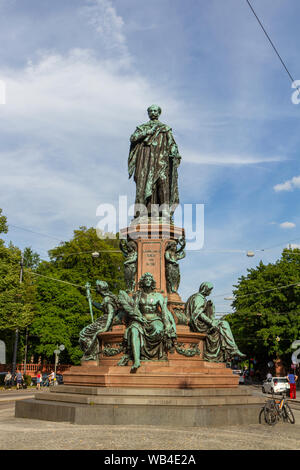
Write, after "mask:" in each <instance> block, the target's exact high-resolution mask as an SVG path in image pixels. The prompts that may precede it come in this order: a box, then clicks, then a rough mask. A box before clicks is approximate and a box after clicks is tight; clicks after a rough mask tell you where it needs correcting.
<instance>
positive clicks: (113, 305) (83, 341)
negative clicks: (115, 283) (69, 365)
mask: <svg viewBox="0 0 300 470" xmlns="http://www.w3.org/2000/svg"><path fill="white" fill-rule="evenodd" d="M96 290H97V292H98V294H100V295H101V296H102V297H103V300H102V302H101V304H100V303H98V302H92V304H93V306H94V307H96V308H97V309H98V310H101V311H102V312H103V315H102V316H101V317H99V318H97V320H96V321H94V322H93V323H91V324H89V325H87V326H86V327H85V328H83V329H82V330H81V331H80V333H79V345H80V348H81V349H82V351H83V352H84V355H83V357H82V360H85V361H90V360H97V359H98V358H99V341H98V338H97V336H98V334H99V333H103V332H105V331H109V330H110V329H111V327H112V324H113V321H114V319H115V317H116V316H117V315H118V314H120V311H119V303H118V298H117V296H116V295H114V294H113V293H112V292H110V290H109V287H108V284H107V283H106V282H105V281H96ZM90 300H91V299H90Z"/></svg>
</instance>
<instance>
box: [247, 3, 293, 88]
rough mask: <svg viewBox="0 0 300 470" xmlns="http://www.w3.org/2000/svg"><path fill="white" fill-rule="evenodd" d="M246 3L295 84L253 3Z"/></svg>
mask: <svg viewBox="0 0 300 470" xmlns="http://www.w3.org/2000/svg"><path fill="white" fill-rule="evenodd" d="M246 2H247V3H248V6H249V8H250V9H251V11H252V13H253V15H254V16H255V18H256V20H257V22H258V23H259V25H260V27H261V29H262V30H263V32H264V34H265V36H266V37H267V39H268V41H269V43H270V44H271V46H272V48H273V50H274V51H275V53H276V55H277V57H278V58H279V60H280V62H281V64H282V65H283V67H284V69H285V71H286V73H287V74H288V76H289V78H290V80H291V81H292V83H294V82H295V79H294V78H293V77H292V75H291V73H290V71H289V69H288V68H287V66H286V64H285V62H284V61H283V59H282V57H281V56H280V54H279V52H278V50H277V48H276V47H275V44H274V43H273V41H272V39H271V38H270V36H269V34H268V33H267V31H266V29H265V27H264V26H263V24H262V22H261V20H260V19H259V17H258V15H257V13H256V12H255V10H254V8H253V6H252V5H251V3H250V1H249V0H246ZM297 89H298V90H299V91H300V89H299V88H298V86H297Z"/></svg>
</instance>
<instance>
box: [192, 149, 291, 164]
mask: <svg viewBox="0 0 300 470" xmlns="http://www.w3.org/2000/svg"><path fill="white" fill-rule="evenodd" d="M184 159H185V161H186V162H189V163H200V164H202V165H203V164H205V165H255V164H258V163H272V162H280V161H284V160H285V157H281V156H272V157H268V156H264V155H242V154H241V155H234V154H223V153H214V154H205V155H204V154H202V153H199V154H196V153H194V152H191V151H184Z"/></svg>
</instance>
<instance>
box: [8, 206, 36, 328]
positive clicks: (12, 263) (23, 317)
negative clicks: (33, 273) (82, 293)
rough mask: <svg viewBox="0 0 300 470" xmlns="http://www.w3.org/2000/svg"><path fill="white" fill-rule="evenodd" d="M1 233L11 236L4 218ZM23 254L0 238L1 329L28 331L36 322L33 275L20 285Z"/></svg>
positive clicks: (25, 278)
mask: <svg viewBox="0 0 300 470" xmlns="http://www.w3.org/2000/svg"><path fill="white" fill-rule="evenodd" d="M1 213H2V210H0V214H1ZM0 230H1V232H2V233H7V223H6V217H4V216H2V215H1V216H0ZM20 262H21V251H20V249H19V248H17V247H16V246H14V245H13V244H12V243H10V244H9V245H8V246H5V244H4V241H3V240H2V239H0V330H16V329H17V328H18V329H23V328H26V327H27V326H28V325H29V324H30V323H31V322H32V319H33V315H34V298H35V288H34V285H33V282H32V279H31V278H30V276H28V275H27V273H24V274H23V279H22V283H21V282H20V272H21V264H20Z"/></svg>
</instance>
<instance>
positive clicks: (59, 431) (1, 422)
mask: <svg viewBox="0 0 300 470" xmlns="http://www.w3.org/2000/svg"><path fill="white" fill-rule="evenodd" d="M294 414H295V418H296V423H295V424H293V425H292V424H277V425H276V426H274V427H272V426H268V425H266V424H253V425H247V426H226V427H219V428H211V427H203V428H199V427H197V428H194V427H193V428H181V429H174V428H167V427H165V428H159V427H155V426H95V425H90V426H86V425H73V424H69V423H54V422H50V421H39V420H29V419H23V418H15V417H14V406H11V405H10V404H9V408H6V409H0V449H1V450H4V449H8V450H23V449H26V450H38V449H40V450H84V449H86V450H103V449H104V450H123V449H126V450H299V449H300V411H294Z"/></svg>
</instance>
